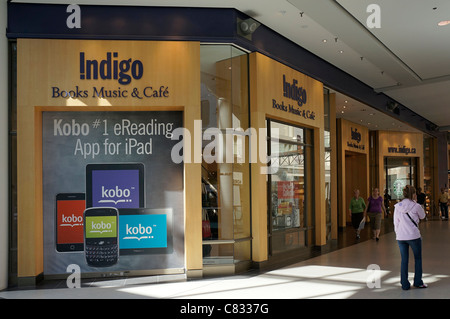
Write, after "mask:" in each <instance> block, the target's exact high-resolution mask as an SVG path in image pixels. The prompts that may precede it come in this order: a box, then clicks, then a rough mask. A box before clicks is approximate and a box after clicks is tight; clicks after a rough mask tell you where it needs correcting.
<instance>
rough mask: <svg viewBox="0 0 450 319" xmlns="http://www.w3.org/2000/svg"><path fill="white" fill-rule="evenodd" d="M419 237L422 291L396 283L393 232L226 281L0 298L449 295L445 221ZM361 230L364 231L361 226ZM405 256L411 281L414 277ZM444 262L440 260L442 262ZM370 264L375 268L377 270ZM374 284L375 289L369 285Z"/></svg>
mask: <svg viewBox="0 0 450 319" xmlns="http://www.w3.org/2000/svg"><path fill="white" fill-rule="evenodd" d="M420 228H421V233H422V238H423V271H424V277H423V280H424V282H425V283H426V284H428V288H427V289H417V288H413V287H412V288H411V289H410V290H408V291H403V290H402V289H401V287H400V284H399V272H400V254H399V249H398V246H397V242H396V240H395V233H394V232H389V233H387V234H384V235H382V236H381V238H380V241H379V242H376V241H374V240H366V241H363V242H361V243H358V244H355V245H351V246H347V247H345V248H342V249H339V250H336V251H334V252H330V253H326V254H322V255H321V256H318V257H315V258H311V259H308V260H306V261H303V262H299V263H296V264H293V265H290V266H288V267H284V268H281V269H277V270H273V271H268V272H265V273H247V274H241V275H236V276H230V277H219V278H209V279H201V280H185V279H183V278H182V277H180V276H172V277H167V278H166V281H165V282H160V283H157V282H156V283H155V282H154V281H155V279H154V278H152V277H141V278H130V279H120V280H108V281H96V282H91V283H83V284H82V287H81V288H80V289H68V288H65V287H64V284H65V283H61V285H60V288H59V289H55V288H54V287H52V288H50V289H41V288H37V289H32V290H12V291H2V292H0V298H6V299H16V298H33V299H41V298H42V299H52V298H57V299H77V298H83V299H85V298H86V299H96V298H100V299H115V298H118V299H136V298H149V299H153V298H162V299H249V298H250V299H308V298H325V299H350V298H356V299H440V298H448V297H449V291H450V270H449V265H448V262H447V261H448V260H450V249H448V248H449V238H450V223H449V222H447V221H439V220H434V221H425V222H422V223H421V225H420ZM365 231H368V229H367V228H366V229H365ZM411 259H412V252H411V253H410V263H409V269H410V278H409V279H410V281H411V282H412V277H413V273H412V271H413V269H414V266H413V261H412V260H411ZM442 261H444V262H442ZM369 265H379V267H380V271H379V273H378V274H379V275H380V276H379V278H380V282H379V283H380V285H379V288H377V287H374V288H369V287H368V286H370V284H369V285H368V284H367V281H369V282H373V283H375V280H376V272H374V271H367V268H368V266H369ZM372 286H375V285H372Z"/></svg>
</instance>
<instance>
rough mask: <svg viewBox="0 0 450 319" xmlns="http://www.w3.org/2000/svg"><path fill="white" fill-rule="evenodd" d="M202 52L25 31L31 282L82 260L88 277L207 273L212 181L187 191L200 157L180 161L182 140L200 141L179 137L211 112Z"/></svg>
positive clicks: (22, 176)
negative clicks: (203, 257) (204, 216)
mask: <svg viewBox="0 0 450 319" xmlns="http://www.w3.org/2000/svg"><path fill="white" fill-rule="evenodd" d="M199 49H200V46H199V43H198V42H197V43H195V42H132V41H90V40H45V39H18V41H17V132H18V134H17V185H18V189H17V207H18V211H19V213H18V234H17V236H18V256H17V258H18V262H17V265H18V277H19V278H20V279H21V280H22V282H27V280H28V279H30V280H34V278H35V277H36V276H41V275H44V276H45V277H53V276H54V277H59V276H61V275H63V274H65V273H66V272H67V270H66V269H67V267H68V265H71V264H75V265H79V267H80V270H81V272H82V273H83V275H85V276H98V275H99V274H100V273H104V272H115V273H130V274H133V272H134V273H136V274H153V273H158V274H161V273H184V272H185V270H186V269H188V270H192V271H195V270H196V269H201V264H198V260H196V259H195V256H196V254H195V251H193V250H192V249H194V250H195V249H196V248H197V250H199V248H200V246H201V239H200V238H199V236H195V235H196V234H198V233H199V230H200V227H201V224H200V216H199V214H197V212H198V211H200V210H201V203H200V202H199V201H198V200H194V199H195V198H196V197H200V196H201V195H200V194H201V187H200V183H194V184H192V185H190V186H189V187H185V185H186V184H189V181H192V180H198V181H199V180H200V164H196V163H194V162H193V161H191V160H190V159H189V160H188V159H186V160H185V161H184V163H179V162H177V161H175V160H171V157H173V155H172V154H171V150H173V149H176V146H177V144H179V143H183V142H184V144H192V145H193V143H192V142H193V139H192V140H187V139H185V140H184V141H183V142H179V141H178V140H177V139H175V138H172V137H173V135H174V134H176V132H177V131H178V130H180V129H183V128H185V129H187V130H190V131H192V132H193V131H194V127H193V125H194V121H195V120H197V119H200V107H199V101H200V73H199V67H200V66H199V61H200V57H199V56H200V50H199ZM169 66H170V67H169ZM185 156H186V154H185ZM105 207H108V209H109V208H111V209H109V211H107V209H106V208H105ZM83 225H84V226H83ZM99 254H100V256H99ZM102 256H103V257H102Z"/></svg>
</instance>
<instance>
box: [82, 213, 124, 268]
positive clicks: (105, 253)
mask: <svg viewBox="0 0 450 319" xmlns="http://www.w3.org/2000/svg"><path fill="white" fill-rule="evenodd" d="M118 223H119V212H118V210H117V208H114V207H93V208H88V209H86V210H85V211H84V254H85V258H86V264H87V265H88V266H91V267H110V266H113V265H115V264H117V262H118V260H119V240H118V236H117V234H118V230H119V225H118Z"/></svg>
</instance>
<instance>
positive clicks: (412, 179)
mask: <svg viewBox="0 0 450 319" xmlns="http://www.w3.org/2000/svg"><path fill="white" fill-rule="evenodd" d="M384 161H385V163H384V167H385V171H386V188H387V189H388V192H389V194H390V195H391V200H401V199H403V188H404V187H405V186H406V185H412V186H416V185H417V159H416V158H407V157H386V158H385V160H384Z"/></svg>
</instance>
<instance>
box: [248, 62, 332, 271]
mask: <svg viewBox="0 0 450 319" xmlns="http://www.w3.org/2000/svg"><path fill="white" fill-rule="evenodd" d="M250 79H251V81H250V85H251V86H250V92H251V98H250V109H251V123H252V127H267V134H268V139H267V140H268V144H267V147H268V151H269V154H270V162H269V163H268V165H264V164H262V163H256V164H252V167H251V170H252V171H251V174H252V175H251V177H252V194H255V195H256V194H257V195H256V196H252V228H253V261H254V262H255V263H258V264H262V265H263V264H264V263H265V262H267V261H271V260H278V261H279V260H280V259H283V258H286V256H290V257H292V255H295V253H296V252H298V251H299V250H300V249H301V248H304V247H307V246H311V245H317V246H321V245H325V244H326V239H327V238H326V235H327V231H326V203H325V192H324V191H323V189H324V186H325V146H324V136H325V134H324V93H323V92H324V91H323V85H322V83H320V82H318V81H316V80H314V79H312V78H310V77H307V76H305V75H304V74H301V73H300V72H297V71H295V70H293V69H291V68H289V67H287V66H285V65H282V64H281V63H279V62H276V61H274V60H272V59H269V58H267V57H265V56H263V55H261V54H258V53H253V54H251V55H250ZM264 168H269V169H274V171H273V173H272V174H269V175H265V174H262V173H261V172H262V169H264Z"/></svg>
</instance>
